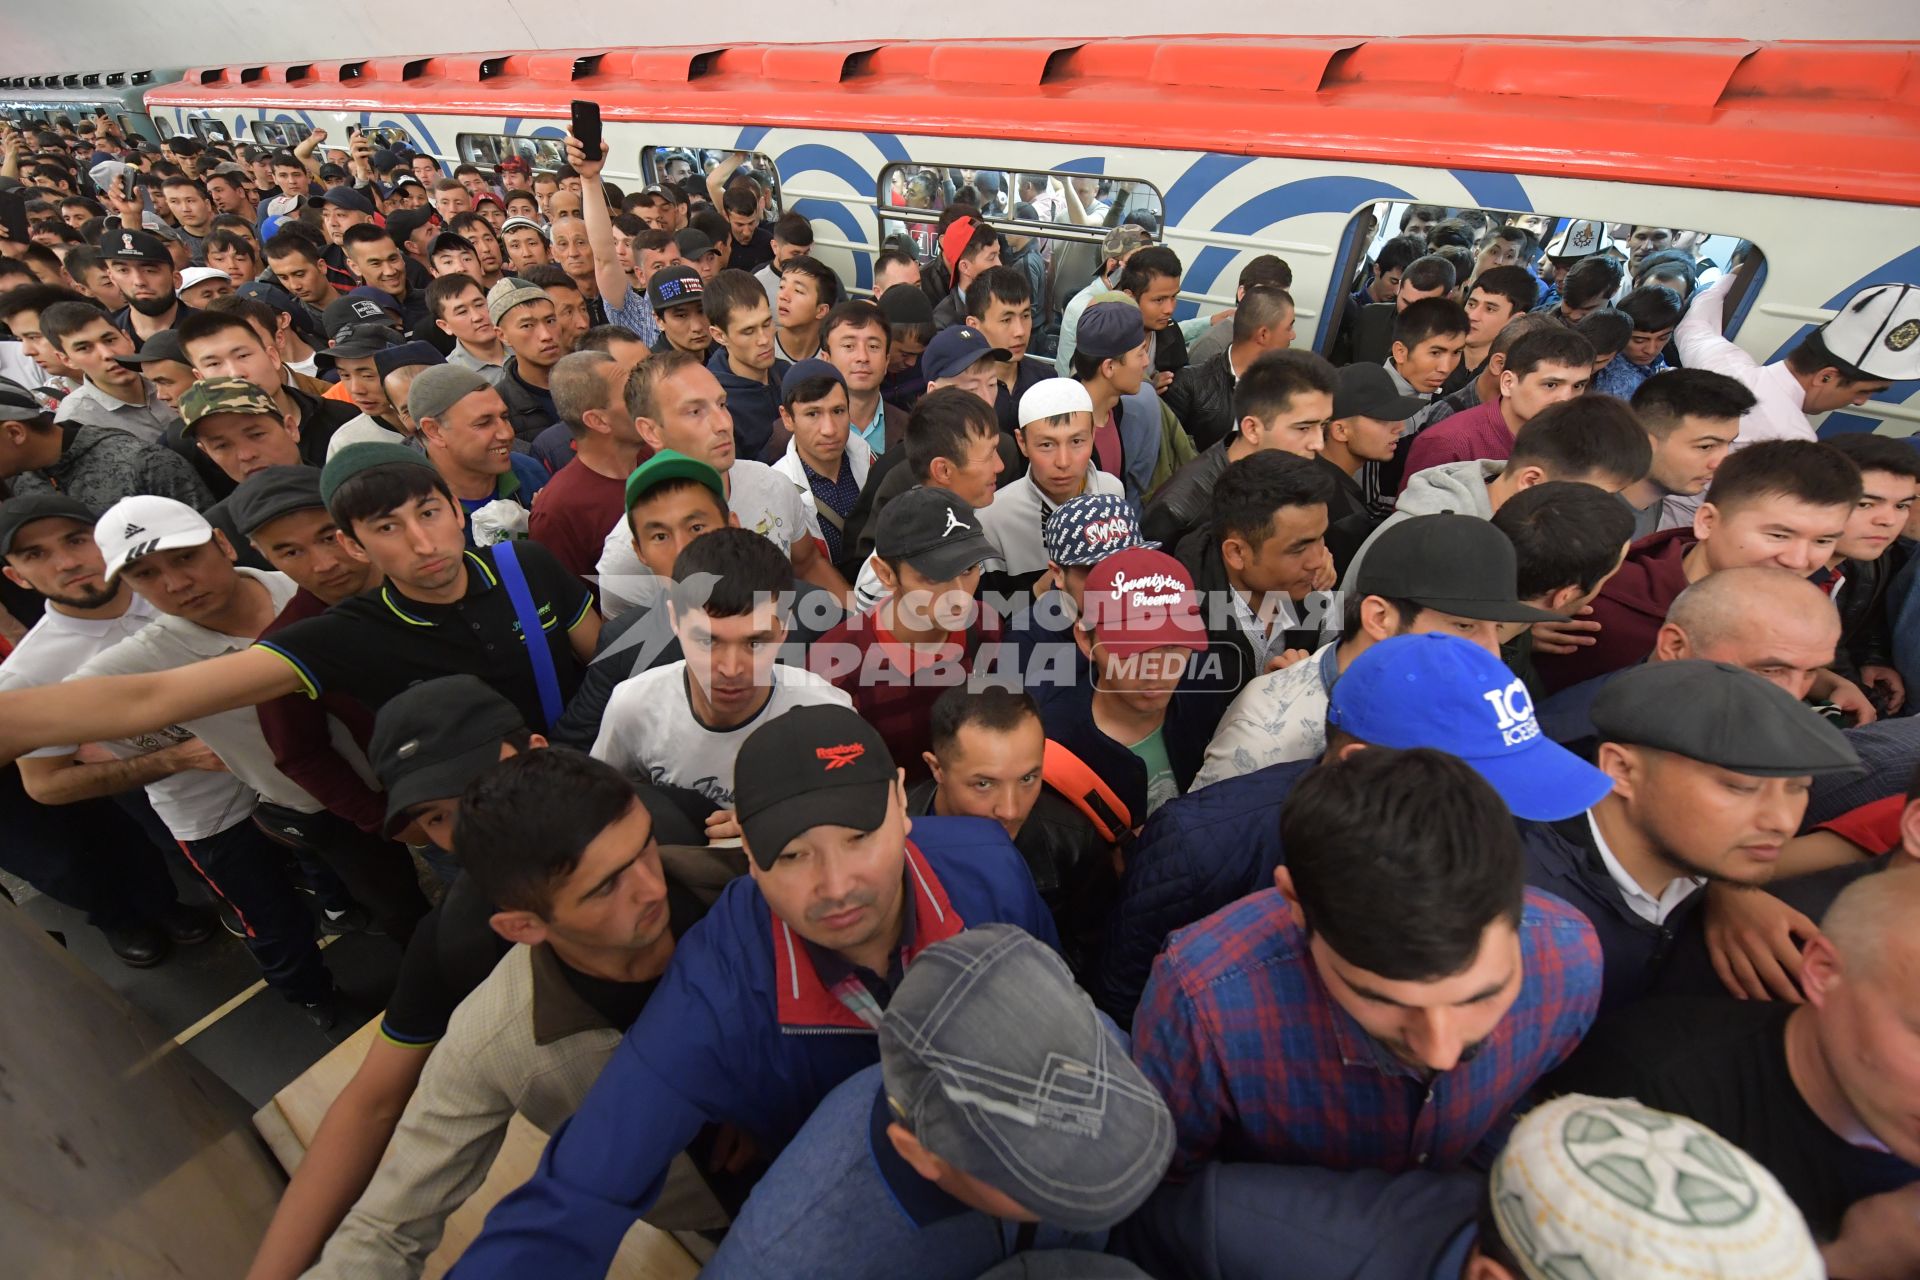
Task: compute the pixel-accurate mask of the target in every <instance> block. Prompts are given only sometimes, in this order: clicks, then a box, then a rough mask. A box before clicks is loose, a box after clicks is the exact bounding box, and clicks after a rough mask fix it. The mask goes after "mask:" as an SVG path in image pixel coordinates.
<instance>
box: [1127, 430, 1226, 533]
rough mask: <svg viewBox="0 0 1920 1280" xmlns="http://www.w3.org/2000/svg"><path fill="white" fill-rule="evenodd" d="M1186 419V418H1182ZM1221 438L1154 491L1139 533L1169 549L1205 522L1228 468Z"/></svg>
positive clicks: (1224, 447)
mask: <svg viewBox="0 0 1920 1280" xmlns="http://www.w3.org/2000/svg"><path fill="white" fill-rule="evenodd" d="M1182 421H1185V419H1182ZM1229 443H1231V440H1230V439H1227V440H1222V441H1220V442H1219V443H1218V444H1216V445H1214V446H1213V447H1212V448H1210V449H1206V450H1203V451H1202V452H1201V453H1200V455H1199V456H1198V457H1196V458H1195V459H1194V460H1193V461H1192V462H1189V463H1187V464H1186V465H1185V466H1183V467H1181V468H1180V469H1179V470H1178V471H1176V472H1174V473H1173V478H1172V479H1170V480H1168V481H1167V482H1166V483H1165V484H1163V485H1161V486H1160V487H1159V489H1157V490H1155V491H1154V494H1153V497H1152V498H1151V500H1149V501H1148V503H1147V509H1146V511H1145V512H1143V513H1142V514H1141V516H1140V535H1141V536H1142V537H1144V538H1146V539H1148V540H1149V541H1152V542H1157V543H1159V544H1160V549H1161V550H1163V551H1166V552H1169V553H1171V552H1172V551H1173V548H1174V546H1175V544H1177V543H1178V542H1179V541H1180V540H1181V539H1182V538H1184V537H1186V536H1187V535H1188V534H1189V533H1192V532H1193V531H1194V530H1195V529H1197V528H1199V527H1200V526H1202V525H1204V524H1205V523H1206V522H1207V515H1208V513H1209V512H1211V511H1212V510H1213V487H1214V486H1215V485H1217V484H1219V483H1220V473H1221V472H1222V471H1225V470H1226V469H1227V445H1228V444H1229Z"/></svg>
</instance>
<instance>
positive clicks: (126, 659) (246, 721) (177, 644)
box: [74, 568, 372, 813]
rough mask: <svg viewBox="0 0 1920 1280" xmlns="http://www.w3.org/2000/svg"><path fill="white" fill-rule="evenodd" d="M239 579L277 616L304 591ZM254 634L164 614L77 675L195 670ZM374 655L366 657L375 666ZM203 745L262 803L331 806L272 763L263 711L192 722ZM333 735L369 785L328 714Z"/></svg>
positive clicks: (287, 581)
mask: <svg viewBox="0 0 1920 1280" xmlns="http://www.w3.org/2000/svg"><path fill="white" fill-rule="evenodd" d="M236 572H238V573H239V574H240V575H241V576H242V577H247V578H252V579H253V580H254V581H256V582H258V583H260V585H261V586H263V587H265V588H266V590H267V594H268V597H269V598H270V599H271V600H272V601H273V608H274V612H276V613H278V612H279V611H280V610H281V609H284V608H285V607H286V605H287V601H289V600H291V599H292V598H293V595H294V593H295V592H296V591H298V590H299V589H300V588H299V587H298V586H296V585H295V584H294V581H293V579H292V578H289V577H288V576H287V575H286V574H284V573H262V572H260V571H259V570H257V569H245V568H243V569H239V570H236ZM253 642H254V637H253V636H235V635H228V634H226V633H225V632H221V631H213V630H211V629H209V628H207V627H203V626H201V625H200V624H199V623H197V622H189V621H187V620H186V619H185V618H175V617H171V616H169V615H166V614H161V615H159V616H157V617H156V618H154V620H153V621H152V622H151V623H150V624H149V625H147V626H146V627H143V628H142V629H141V630H140V631H138V632H136V633H135V634H134V635H132V636H129V637H128V638H127V639H125V640H122V641H121V642H120V643H118V644H116V645H114V646H113V647H112V648H111V649H108V650H106V651H105V652H103V653H101V654H99V655H97V656H95V657H94V658H92V659H90V660H89V661H88V662H87V663H86V665H85V666H83V667H81V668H80V670H79V671H77V672H75V673H74V676H75V678H76V679H78V678H80V677H84V676H117V675H135V674H143V673H146V672H152V671H171V670H173V669H174V668H176V667H186V666H191V665H193V664H194V663H196V662H201V661H204V660H206V659H208V658H218V657H221V656H222V655H225V654H229V653H238V652H240V651H241V650H243V649H248V648H251V647H252V646H253ZM371 658H372V655H369V660H371ZM186 727H187V728H189V729H191V730H193V732H194V733H195V734H197V735H198V736H199V737H200V739H201V741H203V742H205V743H206V744H207V745H208V746H209V747H211V748H213V751H214V754H216V755H218V756H219V757H220V759H221V760H222V761H223V762H224V763H225V764H226V766H227V768H229V769H231V770H232V771H233V774H234V776H235V777H237V778H239V779H240V780H241V781H242V782H244V783H246V784H247V785H248V786H250V787H252V788H253V789H254V790H255V791H257V792H259V793H260V798H261V799H262V800H265V801H267V802H268V803H270V804H277V805H280V806H282V807H284V808H288V809H292V810H293V811H294V812H296V813H318V812H319V811H320V810H321V809H323V808H325V807H326V806H324V805H322V804H321V803H320V802H319V801H318V800H316V799H314V798H313V796H311V795H310V794H308V792H307V791H306V789H305V788H303V787H302V786H301V785H300V784H299V783H297V782H295V781H294V780H293V779H292V778H289V777H288V776H287V775H286V774H284V773H282V772H280V766H279V765H278V763H276V762H275V760H274V755H273V748H272V747H271V746H269V745H268V744H267V736H266V734H265V733H263V732H261V729H260V713H259V712H258V711H256V710H255V709H254V708H252V707H236V708H234V709H233V710H231V711H220V712H216V713H214V714H213V715H210V716H201V717H199V718H198V719H196V720H191V721H189V722H188V723H187V726H186ZM327 728H328V730H329V731H330V738H329V741H331V743H332V744H333V748H334V750H336V751H338V752H339V753H340V754H341V756H342V757H343V758H344V759H345V760H346V761H347V762H348V763H349V764H350V765H352V766H353V767H354V768H355V769H356V770H357V771H358V772H359V773H360V775H361V777H362V778H363V779H365V780H367V781H368V782H371V780H372V771H371V769H369V768H368V767H367V764H366V758H365V756H363V755H362V754H361V752H360V748H359V747H358V746H356V745H355V744H354V742H353V739H352V737H351V736H350V735H349V734H348V733H347V730H346V727H345V726H343V725H342V724H341V723H340V722H339V721H337V720H335V719H333V718H332V717H331V716H329V717H328V719H327Z"/></svg>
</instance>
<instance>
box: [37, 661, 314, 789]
mask: <svg viewBox="0 0 1920 1280" xmlns="http://www.w3.org/2000/svg"><path fill="white" fill-rule="evenodd" d="M301 687H302V686H301V683H300V676H299V673H298V672H296V671H295V670H294V669H293V667H292V666H291V665H289V664H288V663H287V661H286V660H285V659H284V658H281V657H278V656H277V655H275V654H273V653H270V652H268V651H267V650H265V649H247V650H244V651H242V652H240V653H229V654H225V655H223V656H221V657H218V658H209V659H208V660H207V661H205V662H196V663H194V664H193V665H191V666H186V667H176V668H174V669H172V670H170V671H159V672H154V673H153V674H151V675H137V676H99V677H96V678H92V679H85V680H69V681H67V682H66V683H64V684H51V685H43V686H41V687H40V688H37V689H18V690H15V691H13V692H11V693H0V763H5V762H7V761H11V760H15V759H18V758H19V757H20V756H23V755H25V754H26V753H27V752H29V751H32V750H33V749H34V748H36V747H51V746H58V745H61V744H63V743H68V742H99V741H103V740H106V739H110V738H130V737H132V736H134V735H135V734H139V733H151V732H152V731H154V730H155V729H161V728H165V727H166V726H167V725H170V724H179V723H181V722H182V721H186V720H196V719H198V718H200V717H201V716H210V715H213V714H214V713H216V712H220V711H231V710H233V709H234V708H235V707H250V706H253V705H254V704H255V703H259V702H265V701H266V700H267V699H268V698H277V697H279V696H281V695H282V694H287V693H295V692H298V691H299V690H300V689H301Z"/></svg>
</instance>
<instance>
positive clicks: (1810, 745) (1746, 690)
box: [1592, 658, 1863, 778]
mask: <svg viewBox="0 0 1920 1280" xmlns="http://www.w3.org/2000/svg"><path fill="white" fill-rule="evenodd" d="M1592 718H1593V727H1594V730H1595V731H1596V732H1597V733H1598V734H1599V736H1600V741H1602V742H1620V743H1625V744H1627V745H1630V746H1637V747H1651V748H1653V749H1654V750H1656V751H1670V752H1672V753H1673V754H1674V755H1677V756H1685V757H1686V758H1687V759H1689V760H1698V761H1700V762H1702V763H1703V764H1710V765H1713V766H1714V767H1715V768H1719V769H1727V770H1730V771H1731V772H1733V773H1741V774H1745V775H1747V776H1748V777H1753V778H1797V777H1804V776H1808V775H1811V776H1813V777H1821V776H1823V775H1826V774H1835V773H1859V772H1861V771H1862V768H1863V766H1862V765H1861V763H1860V757H1859V755H1858V754H1856V753H1855V752H1854V749H1853V747H1852V745H1851V744H1849V743H1848V742H1847V739H1846V735H1845V734H1843V733H1841V732H1840V731H1839V730H1838V729H1836V728H1834V727H1833V726H1832V725H1831V724H1828V723H1827V721H1826V719H1825V718H1824V717H1822V716H1819V715H1816V714H1814V712H1813V711H1812V710H1810V709H1809V708H1808V707H1807V705H1806V704H1805V703H1803V702H1801V701H1800V700H1799V699H1798V698H1795V697H1794V696H1793V695H1792V694H1790V693H1788V692H1787V691H1786V690H1785V689H1782V688H1781V687H1780V686H1779V685H1776V684H1774V683H1772V682H1771V681H1768V680H1762V679H1761V678H1760V677H1759V676H1756V675H1754V674H1753V673H1752V672H1751V671H1748V670H1746V669H1745V668H1744V667H1736V666H1734V665H1732V664H1731V663H1726V662H1707V661H1705V660H1703V659H1699V658H1689V659H1684V660H1681V661H1676V662H1648V663H1643V664H1642V665H1640V666H1637V667H1632V668H1629V669H1628V670H1626V671H1623V672H1621V673H1620V674H1619V675H1617V676H1615V677H1614V678H1613V679H1611V680H1609V681H1608V682H1607V685H1606V687H1605V688H1604V689H1602V690H1601V691H1600V696H1599V697H1597V698H1595V699H1594V702H1593V711H1592Z"/></svg>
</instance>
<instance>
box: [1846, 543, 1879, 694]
mask: <svg viewBox="0 0 1920 1280" xmlns="http://www.w3.org/2000/svg"><path fill="white" fill-rule="evenodd" d="M1886 554H1887V555H1892V554H1894V550H1893V548H1891V547H1889V548H1888V550H1887V553H1886ZM1886 569H1887V565H1886V555H1883V556H1881V558H1880V559H1878V560H1848V561H1846V562H1845V563H1844V564H1842V565H1841V566H1840V572H1841V573H1843V574H1845V575H1846V581H1844V582H1842V583H1841V584H1840V590H1839V591H1838V592H1836V593H1835V594H1834V597H1833V603H1834V607H1835V608H1837V609H1839V611H1840V645H1839V648H1838V650H1837V651H1836V652H1835V654H1834V663H1833V667H1834V670H1835V671H1837V672H1839V673H1840V674H1841V675H1844V676H1846V677H1847V678H1848V679H1849V680H1852V681H1853V682H1854V683H1855V684H1858V683H1859V682H1860V668H1862V667H1891V666H1892V665H1893V633H1892V630H1891V629H1890V624H1889V622H1888V619H1887V584H1888V583H1889V582H1891V581H1892V580H1893V575H1892V574H1891V573H1888V572H1887V571H1886Z"/></svg>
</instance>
